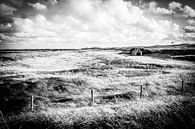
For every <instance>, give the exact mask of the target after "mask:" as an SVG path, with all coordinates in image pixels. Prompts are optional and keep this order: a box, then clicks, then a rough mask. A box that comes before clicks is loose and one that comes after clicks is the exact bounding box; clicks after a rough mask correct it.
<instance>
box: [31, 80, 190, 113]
mask: <svg viewBox="0 0 195 129" xmlns="http://www.w3.org/2000/svg"><path fill="white" fill-rule="evenodd" d="M139 86H140V92H139V98H140V99H142V98H143V97H144V95H143V94H144V86H145V85H139ZM190 88H191V85H190ZM184 89H185V79H184V78H182V79H181V91H180V92H181V94H184ZM118 96H119V95H117V94H116V95H112V97H113V100H114V103H118ZM37 97H38V98H40V96H35V95H32V96H31V100H30V110H31V111H34V110H35V106H37V105H35V104H34V101H35V99H36V98H37ZM96 97H99V96H96ZM42 98H44V97H42ZM94 104H95V91H94V89H91V91H90V102H89V104H88V105H89V106H93V105H94Z"/></svg>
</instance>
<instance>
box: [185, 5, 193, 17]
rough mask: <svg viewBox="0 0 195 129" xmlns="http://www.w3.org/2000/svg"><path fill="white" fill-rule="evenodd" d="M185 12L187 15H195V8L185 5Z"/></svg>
mask: <svg viewBox="0 0 195 129" xmlns="http://www.w3.org/2000/svg"><path fill="white" fill-rule="evenodd" d="M183 13H184V16H185V17H195V10H194V9H193V8H191V7H190V6H187V5H186V6H185V7H184V8H183Z"/></svg>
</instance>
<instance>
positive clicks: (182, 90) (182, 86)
mask: <svg viewBox="0 0 195 129" xmlns="http://www.w3.org/2000/svg"><path fill="white" fill-rule="evenodd" d="M181 83H182V84H181V93H182V94H183V92H184V79H182V82H181Z"/></svg>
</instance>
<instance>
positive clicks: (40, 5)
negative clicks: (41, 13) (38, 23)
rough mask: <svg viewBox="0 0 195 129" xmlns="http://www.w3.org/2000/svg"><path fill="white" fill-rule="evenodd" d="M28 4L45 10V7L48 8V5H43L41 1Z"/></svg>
mask: <svg viewBox="0 0 195 129" xmlns="http://www.w3.org/2000/svg"><path fill="white" fill-rule="evenodd" d="M28 5H30V6H32V7H33V8H34V9H36V10H45V9H47V6H46V5H43V4H40V3H35V4H32V3H29V4H28Z"/></svg>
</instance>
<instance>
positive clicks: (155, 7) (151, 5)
mask: <svg viewBox="0 0 195 129" xmlns="http://www.w3.org/2000/svg"><path fill="white" fill-rule="evenodd" d="M147 11H149V12H151V13H156V14H168V15H171V14H172V13H173V11H172V10H169V9H166V8H161V7H158V4H157V3H156V2H155V1H151V2H149V3H148V10H147Z"/></svg>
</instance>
